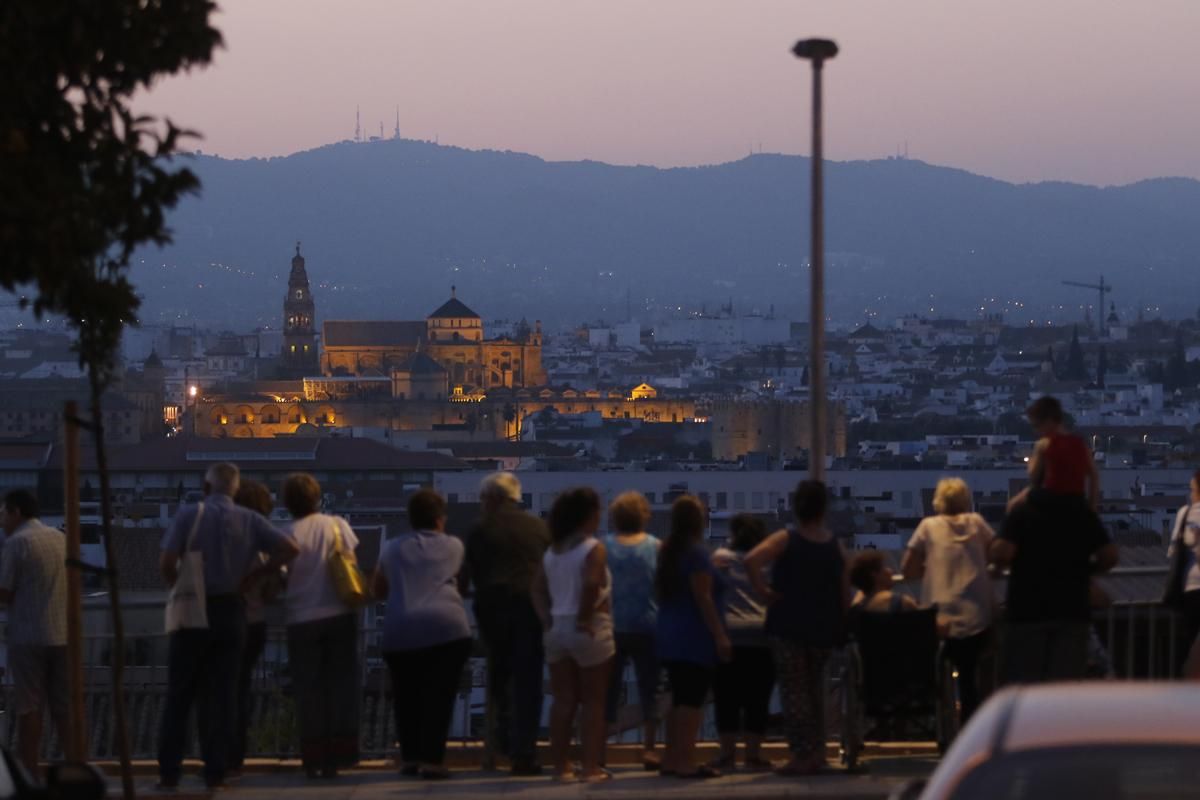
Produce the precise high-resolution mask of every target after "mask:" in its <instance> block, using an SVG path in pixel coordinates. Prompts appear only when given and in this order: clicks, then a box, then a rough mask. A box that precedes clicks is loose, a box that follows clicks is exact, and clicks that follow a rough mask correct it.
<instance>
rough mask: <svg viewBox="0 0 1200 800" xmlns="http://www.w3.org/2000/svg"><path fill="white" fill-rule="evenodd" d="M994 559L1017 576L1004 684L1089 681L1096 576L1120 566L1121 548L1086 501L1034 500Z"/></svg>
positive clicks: (1016, 515)
mask: <svg viewBox="0 0 1200 800" xmlns="http://www.w3.org/2000/svg"><path fill="white" fill-rule="evenodd" d="M991 559H992V563H993V564H995V565H996V566H999V567H1008V568H1009V569H1010V572H1009V577H1008V599H1007V608H1006V610H1005V623H1006V624H1005V633H1004V652H1003V671H1002V677H1003V679H1004V681H1005V682H1006V683H1041V682H1047V681H1062V680H1079V679H1082V678H1084V677H1085V676H1086V673H1087V644H1088V636H1089V632H1090V628H1091V624H1092V623H1091V619H1092V609H1091V604H1090V601H1089V597H1090V593H1089V589H1090V585H1091V579H1092V575H1094V574H1097V573H1101V572H1107V571H1109V570H1110V569H1112V568H1113V567H1114V566H1116V563H1117V547H1116V545H1114V544H1113V543H1112V541H1111V540H1110V539H1109V537H1108V533H1107V532H1106V531H1105V530H1104V525H1103V524H1102V523H1101V522H1100V518H1099V517H1098V516H1097V515H1096V513H1095V512H1094V511H1092V509H1091V508H1090V507H1089V506H1088V504H1087V501H1086V499H1085V498H1084V497H1083V496H1082V495H1054V494H1052V493H1049V492H1035V493H1032V494H1031V495H1030V496H1029V498H1028V499H1027V500H1026V501H1025V502H1023V503H1021V504H1019V505H1017V506H1016V507H1015V508H1013V510H1012V511H1011V512H1010V513H1009V515H1008V518H1007V519H1006V520H1005V521H1004V527H1003V529H1002V532H1001V534H1000V536H999V537H998V538H997V539H996V540H995V541H994V542H993V543H992V549H991Z"/></svg>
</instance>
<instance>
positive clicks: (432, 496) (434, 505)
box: [408, 489, 446, 531]
mask: <svg viewBox="0 0 1200 800" xmlns="http://www.w3.org/2000/svg"><path fill="white" fill-rule="evenodd" d="M444 516H446V501H445V500H443V499H442V496H441V495H440V494H438V493H437V492H435V491H434V490H433V489H418V490H417V491H416V492H415V493H414V494H413V496H412V497H410V498H408V524H410V525H412V528H413V530H414V531H428V530H433V529H434V528H436V527H437V523H438V520H439V519H441V518H442V517H444Z"/></svg>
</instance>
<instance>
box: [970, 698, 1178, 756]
mask: <svg viewBox="0 0 1200 800" xmlns="http://www.w3.org/2000/svg"><path fill="white" fill-rule="evenodd" d="M1197 719H1200V684H1187V683H1150V682H1129V683H1116V682H1099V681H1097V682H1090V683H1075V684H1059V685H1048V686H1037V687H1030V688H1027V689H1022V690H1020V692H1019V694H1018V696H1017V698H1016V703H1015V704H1014V706H1013V707H1012V709H1011V710H1010V711H1009V717H1008V724H1007V730H1006V731H1005V732H1004V735H1003V737H1002V738H999V737H998V738H997V739H995V740H994V744H993V749H1003V750H1009V751H1012V750H1028V749H1036V748H1044V747H1057V746H1069V745H1089V744H1134V745H1136V744H1158V743H1170V744H1176V745H1189V744H1196V745H1200V726H1198V725H1196V720H1197Z"/></svg>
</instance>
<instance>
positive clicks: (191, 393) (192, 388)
mask: <svg viewBox="0 0 1200 800" xmlns="http://www.w3.org/2000/svg"><path fill="white" fill-rule="evenodd" d="M198 391H199V389H197V388H196V385H195V384H192V385H191V386H189V387H188V397H195V396H196V392H198Z"/></svg>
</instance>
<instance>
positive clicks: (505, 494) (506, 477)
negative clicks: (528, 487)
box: [479, 472, 521, 503]
mask: <svg viewBox="0 0 1200 800" xmlns="http://www.w3.org/2000/svg"><path fill="white" fill-rule="evenodd" d="M479 499H480V500H481V501H484V502H486V501H489V500H490V501H496V500H511V501H513V502H514V503H519V502H521V481H520V480H519V479H518V478H517V476H516V475H513V474H512V473H511V472H493V473H492V474H491V475H488V476H487V477H486V478H484V479H483V482H482V483H480V484H479Z"/></svg>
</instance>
